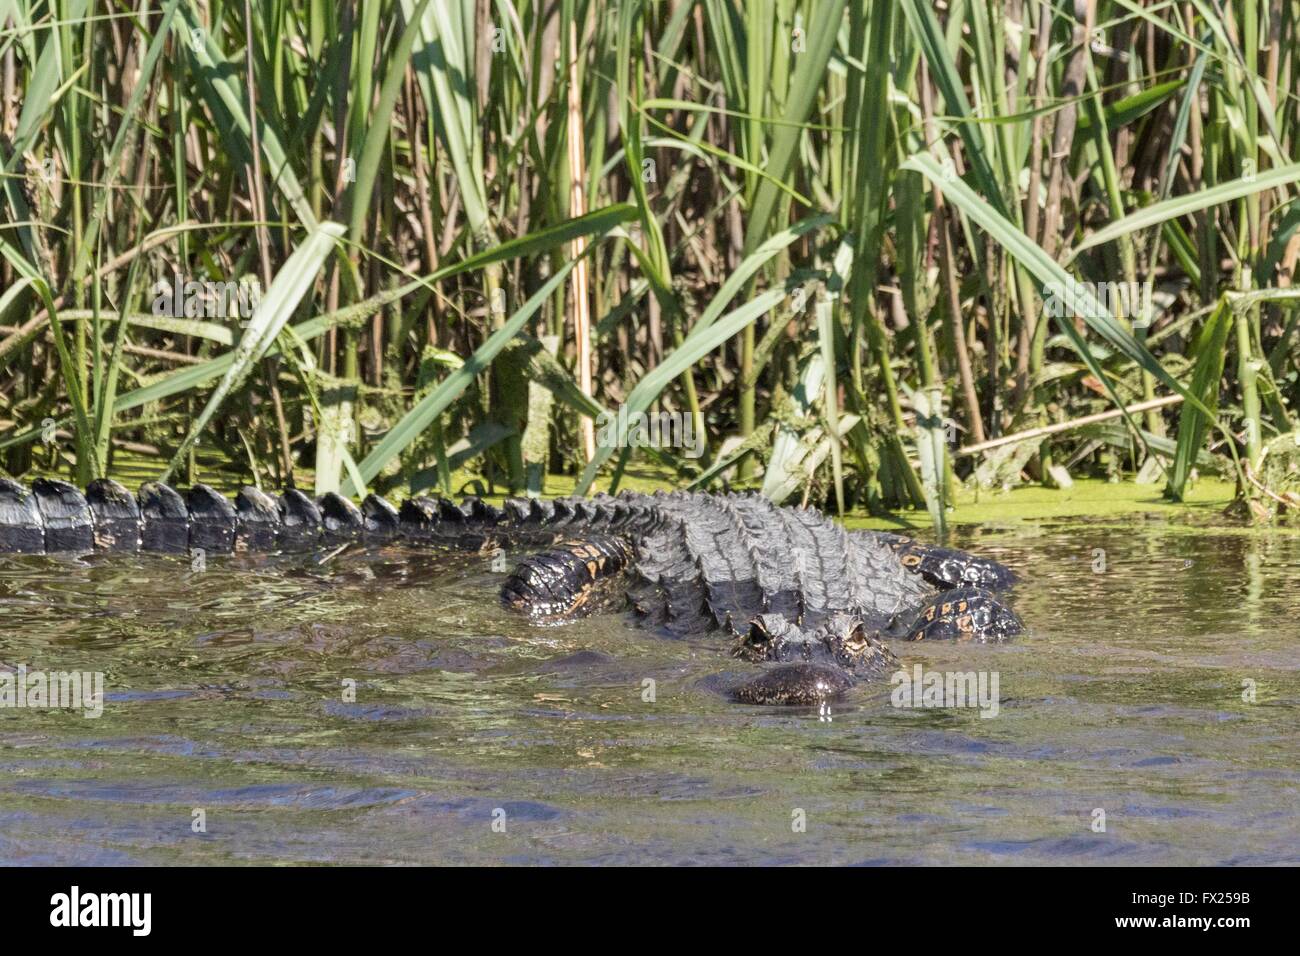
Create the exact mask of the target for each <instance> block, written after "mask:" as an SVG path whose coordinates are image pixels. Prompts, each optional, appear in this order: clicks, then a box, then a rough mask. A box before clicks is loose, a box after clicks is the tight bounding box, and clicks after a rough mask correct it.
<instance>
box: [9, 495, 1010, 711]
mask: <svg viewBox="0 0 1300 956" xmlns="http://www.w3.org/2000/svg"><path fill="white" fill-rule="evenodd" d="M354 541H355V542H358V543H361V544H375V545H378V544H384V543H396V544H402V545H405V546H408V547H413V548H439V549H457V550H468V551H475V552H490V551H495V549H497V548H503V549H513V550H525V549H526V550H528V551H530V552H531V553H529V554H528V555H527V556H526V557H524V558H522V560H520V561H519V563H518V564H517V566H516V567H515V569H514V571H513V572H511V573H510V574H509V575H508V576H507V577H506V579H505V582H504V584H503V585H502V587H501V598H502V601H503V602H504V603H505V604H506V606H508V607H510V608H513V609H515V610H517V611H519V612H520V613H522V614H524V615H526V616H527V617H529V618H530V619H531V620H533V621H535V622H537V623H539V624H560V623H564V622H565V621H569V620H572V619H574V618H576V617H579V616H581V615H583V614H586V613H591V612H593V611H595V610H597V609H600V608H606V607H616V606H617V603H616V602H617V600H618V584H619V583H622V585H623V593H624V594H625V595H626V603H627V605H630V607H631V610H632V612H633V614H634V615H635V617H636V618H637V619H638V620H639V621H640V622H641V623H642V624H643V625H644V626H647V627H651V628H655V629H658V630H659V631H661V632H664V633H667V634H670V635H675V636H685V635H693V634H705V633H711V632H718V633H721V634H724V635H726V636H728V637H729V638H730V640H731V642H732V653H733V655H734V656H735V657H738V658H742V659H744V660H747V661H751V662H754V663H756V664H761V665H765V666H764V667H763V669H762V671H761V672H760V673H759V674H758V675H757V676H750V677H747V678H745V679H743V680H742V681H741V682H739V683H736V684H735V685H734V686H733V687H732V688H731V689H730V693H731V695H732V696H733V697H734V698H735V699H736V700H739V701H743V702H746V703H755V704H800V705H808V704H817V703H820V702H822V701H825V700H828V699H831V698H834V697H836V696H838V695H840V694H842V693H843V692H844V691H846V690H848V689H849V688H850V687H852V686H853V685H854V684H855V683H857V682H858V681H860V680H868V679H872V678H879V677H883V676H886V675H888V674H889V673H891V672H893V671H894V670H896V669H897V668H898V666H899V664H898V660H897V658H896V657H895V656H894V653H893V652H892V651H891V650H890V648H889V646H888V644H886V643H885V642H886V640H888V639H906V640H922V639H924V640H936V639H944V638H947V639H957V640H974V641H1000V640H1003V639H1004V638H1006V637H1010V636H1012V635H1014V634H1017V633H1019V632H1020V631H1021V630H1023V624H1022V623H1021V621H1020V619H1019V617H1017V616H1016V614H1015V612H1014V611H1012V610H1011V609H1010V608H1009V607H1008V606H1007V605H1006V604H1004V603H1003V602H1002V601H1001V600H1000V599H999V598H998V597H997V596H996V594H995V592H998V591H1002V590H1005V589H1006V588H1008V587H1010V586H1011V585H1012V584H1013V583H1014V582H1015V575H1014V574H1013V573H1012V572H1011V571H1010V570H1009V569H1008V568H1006V567H1004V566H1002V565H1001V564H998V563H997V562H995V561H990V560H988V559H985V558H979V557H975V556H973V555H970V554H967V553H965V552H961V551H956V550H952V549H949V548H939V547H931V546H928V545H923V544H920V543H918V542H916V541H913V540H911V539H909V538H905V537H901V536H899V535H892V534H885V533H881V532H873V531H849V530H846V529H845V528H844V527H843V526H841V525H839V524H836V523H835V522H833V521H831V520H830V519H828V518H826V517H825V516H824V515H822V514H821V513H819V512H817V511H815V510H811V509H807V508H785V507H778V506H777V505H774V504H773V503H772V502H771V501H769V500H768V499H766V498H763V497H761V496H758V495H735V494H727V495H716V494H703V493H696V494H692V493H685V492H673V493H663V492H657V493H655V494H652V495H646V494H634V493H623V494H619V495H615V496H611V495H597V496H595V497H594V498H575V497H571V498H555V499H550V500H544V499H538V498H526V499H509V500H507V501H506V502H505V504H504V506H503V507H500V508H498V507H495V506H493V505H490V504H488V503H486V502H484V501H481V500H479V499H477V498H468V499H466V500H465V501H463V502H462V503H461V504H459V505H458V504H455V503H454V502H452V501H449V500H446V499H438V498H424V497H415V498H409V499H407V500H406V501H404V502H403V503H402V505H401V507H400V508H397V507H394V506H393V505H391V504H389V503H388V502H387V501H385V500H384V499H383V498H380V497H378V496H375V495H370V496H368V497H367V498H366V499H365V500H364V501H362V502H361V505H360V506H359V507H358V506H357V505H356V504H354V503H353V502H352V501H350V500H349V499H347V498H344V497H342V496H340V495H338V494H333V493H331V494H326V495H323V496H322V497H320V498H318V499H313V498H310V497H308V496H307V495H306V494H304V493H303V492H301V491H298V490H297V489H292V488H291V489H288V490H286V491H285V492H284V493H283V494H282V495H280V496H278V497H277V496H271V495H268V494H265V493H263V492H262V491H259V490H258V489H256V488H251V487H250V488H244V489H243V490H242V491H240V492H239V494H238V495H237V496H236V497H235V499H234V500H233V501H231V500H229V499H227V498H226V497H225V496H223V495H221V494H219V493H218V492H216V491H214V490H213V489H212V488H209V487H208V486H207V485H203V484H196V485H194V487H193V488H191V489H189V491H188V492H187V493H186V494H184V495H182V494H181V493H180V492H178V491H176V490H175V489H173V488H171V487H169V486H167V485H165V484H161V483H158V482H146V483H145V484H144V485H142V486H141V487H140V490H139V493H138V494H137V495H132V494H131V493H130V492H129V491H128V490H127V489H126V488H124V487H123V486H122V485H120V484H118V483H117V482H115V481H112V480H110V479H98V480H96V481H92V482H91V483H90V485H89V486H88V487H87V489H86V491H85V494H82V492H81V491H80V490H78V489H77V488H76V487H75V486H73V485H70V484H68V483H67V482H63V481H57V480H51V479H46V478H38V479H37V480H36V481H35V482H34V483H33V484H32V487H31V488H30V489H28V488H27V487H25V486H23V485H21V484H19V483H17V482H15V481H12V480H10V479H7V478H0V553H19V554H41V553H58V552H91V551H111V552H135V551H147V552H173V553H185V552H189V551H190V550H191V549H202V550H203V551H204V552H205V553H208V554H220V553H231V552H234V553H241V552H270V551H311V550H314V549H318V548H327V547H328V548H336V547H339V546H340V545H344V544H347V543H349V542H354Z"/></svg>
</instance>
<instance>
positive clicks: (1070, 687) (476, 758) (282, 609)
mask: <svg viewBox="0 0 1300 956" xmlns="http://www.w3.org/2000/svg"><path fill="white" fill-rule="evenodd" d="M957 543H959V544H962V545H965V546H975V547H978V548H979V549H980V550H981V551H983V552H986V553H989V554H991V555H994V556H997V557H999V558H1001V559H1003V560H1005V561H1007V562H1008V563H1010V564H1012V565H1013V566H1015V567H1016V568H1018V569H1020V570H1021V571H1022V572H1024V575H1025V579H1026V580H1025V583H1024V584H1023V585H1021V586H1020V587H1019V588H1018V590H1017V592H1016V594H1015V595H1014V603H1015V604H1016V606H1017V608H1018V609H1019V610H1020V611H1021V612H1022V614H1023V616H1024V617H1025V619H1026V621H1027V622H1028V624H1029V626H1030V628H1031V633H1030V634H1029V635H1027V636H1025V637H1023V638H1021V639H1019V640H1018V641H1017V642H1015V643H1013V644H1009V645H1005V646H1001V647H981V646H954V645H946V646H942V645H913V644H906V645H896V650H897V651H898V652H899V654H900V656H901V657H902V659H903V661H904V663H905V664H906V665H907V666H908V667H909V668H910V667H912V666H913V665H915V664H918V663H919V664H921V665H922V666H923V668H925V669H927V670H939V671H971V670H974V671H984V672H996V673H997V675H998V681H999V697H1000V706H999V711H998V715H997V716H996V717H995V718H993V719H983V718H981V717H980V716H979V711H978V710H974V709H965V710H954V709H945V710H939V709H928V710H927V709H911V710H909V709H901V708H896V707H893V706H891V703H890V688H889V687H888V686H887V685H882V686H880V687H877V688H874V689H866V690H864V691H862V692H860V693H857V694H856V695H855V696H854V697H853V698H852V699H851V700H850V701H847V702H845V703H844V704H842V705H837V706H836V707H834V708H833V710H832V712H831V713H830V714H820V715H819V714H817V713H809V712H806V711H805V712H787V711H781V710H776V709H762V708H753V707H746V706H742V705H736V704H731V703H729V702H727V701H726V700H723V699H721V698H720V697H718V696H716V695H715V694H714V693H713V692H711V691H710V690H709V683H708V681H707V680H705V678H707V676H708V675H711V674H715V673H717V672H718V671H720V670H726V669H732V670H735V669H737V665H736V664H735V663H734V662H732V661H730V660H728V659H727V657H726V656H725V653H724V651H723V648H722V647H720V646H719V645H718V644H717V643H716V642H715V641H712V640H710V639H699V640H694V641H689V642H680V641H674V640H669V639H665V638H662V637H659V636H656V635H655V634H653V633H647V632H644V631H639V630H636V629H634V628H632V627H630V626H629V625H627V624H626V623H625V622H624V621H623V620H622V619H621V618H619V617H613V618H602V619H589V620H586V621H583V622H580V623H578V624H576V625H573V626H570V627H567V628H563V629H538V628H532V627H528V626H525V625H523V624H522V623H520V622H519V621H517V620H515V619H514V618H512V617H511V616H510V615H509V614H507V612H505V611H504V610H502V609H500V608H498V607H497V605H496V603H495V588H496V584H497V582H498V581H499V577H500V576H499V575H495V574H493V573H492V572H491V571H490V569H489V568H488V567H487V566H486V564H485V563H480V562H478V561H477V560H471V559H467V558H465V557H462V556H456V557H447V556H441V557H437V556H432V557H431V556H420V555H414V556H411V555H400V554H394V553H389V554H373V555H364V556H356V555H354V556H343V557H340V558H336V559H334V560H333V561H331V562H329V563H328V564H326V565H324V566H323V567H321V566H315V565H313V564H312V563H311V562H310V561H307V560H304V559H301V558H297V559H288V558H282V559H269V560H262V561H254V560H250V559H229V558H227V559H210V560H209V566H208V569H207V570H206V571H204V572H201V573H194V572H191V570H190V566H189V562H188V561H187V560H186V561H180V560H170V559H163V558H148V559H139V560H123V559H121V558H92V559H90V560H88V561H85V562H78V561H72V560H66V561H63V560H54V559H48V558H23V559H14V558H6V559H0V664H3V665H7V666H8V667H11V668H12V667H17V666H18V665H20V664H24V665H26V666H27V667H28V668H29V669H31V670H36V669H41V670H45V671H71V670H77V671H100V672H103V674H104V675H105V677H104V679H105V701H104V712H103V715H102V716H101V717H99V718H98V719H90V718H87V717H84V716H82V715H81V714H80V713H79V712H76V711H68V710H63V711H51V710H30V709H0V859H2V860H4V861H5V862H8V863H29V864H41V863H79V864H129V863H232V862H233V863H296V862H309V863H316V862H319V863H326V862H337V863H577V862H584V863H691V862H698V863H724V864H725V863H743V862H765V863H894V862H908V863H1068V864H1087V863H1107V864H1116V863H1121V864H1129V863H1292V864H1294V863H1297V862H1300V823H1298V822H1297V813H1298V812H1300V734H1298V733H1297V717H1298V716H1300V689H1298V686H1300V613H1298V612H1300V596H1298V595H1297V592H1296V587H1295V581H1296V579H1297V576H1298V574H1300V537H1297V536H1295V535H1293V534H1288V533H1285V532H1276V533H1272V534H1260V533H1257V532H1255V533H1246V532H1243V531H1237V530H1233V529H1225V528H1198V529H1188V528H1182V527H1171V526H1168V525H1166V524H1163V523H1158V522H1151V521H1144V520H1143V519H1142V518H1140V517H1138V518H1131V519H1123V521H1115V520H1113V519H1112V520H1111V521H1109V522H1105V523H1102V522H1087V521H1076V520H1071V521H1070V522H1069V523H1057V524H1052V523H1046V524H1040V525H1037V526H1029V527H1026V526H1017V527H1015V528H1007V529H1001V530H996V529H995V530H988V529H985V530H983V531H982V532H971V531H967V532H959V534H958V541H957ZM1094 549H1103V550H1104V552H1105V570H1104V571H1103V572H1101V573H1097V572H1095V571H1094V563H1095V562H1096V560H1097V557H1096V555H1095V554H1094ZM646 680H653V681H654V692H655V693H654V696H655V700H654V702H646V701H645V700H643V695H644V693H645V691H644V689H643V688H644V682H645V681H646ZM345 681H354V682H355V687H356V691H355V700H354V701H353V700H346V699H345V686H344V682H345ZM1243 681H1253V682H1254V686H1255V688H1256V698H1257V699H1256V700H1255V702H1254V703H1249V702H1245V701H1243V699H1242V693H1243ZM1096 809H1101V810H1104V812H1105V825H1106V829H1105V832H1095V831H1094V829H1093V826H1094V819H1095V815H1094V811H1095V810H1096ZM195 811H202V819H203V820H204V822H205V825H206V832H195V820H196V814H195ZM801 820H802V821H803V823H804V827H803V828H802V831H800V829H799V827H798V823H799V822H800V821H801ZM494 822H495V823H496V827H495V828H494ZM502 831H504V832H502Z"/></svg>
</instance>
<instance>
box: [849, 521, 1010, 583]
mask: <svg viewBox="0 0 1300 956" xmlns="http://www.w3.org/2000/svg"><path fill="white" fill-rule="evenodd" d="M863 533H865V534H870V535H872V536H873V537H874V538H876V540H878V541H881V542H883V543H884V544H886V545H887V546H888V547H889V548H891V549H892V550H893V552H894V553H895V554H897V555H898V559H899V561H901V562H902V563H903V567H905V568H907V569H908V570H909V571H911V572H913V573H914V574H919V575H921V577H923V578H925V580H927V581H929V582H930V583H931V584H933V585H934V586H935V587H937V588H956V587H963V586H967V585H970V586H974V587H981V588H990V589H992V590H994V591H1005V590H1006V589H1007V588H1009V587H1011V586H1012V585H1014V584H1015V583H1016V581H1017V580H1019V579H1018V578H1017V576H1016V573H1015V572H1014V571H1012V570H1011V569H1010V568H1008V567H1007V566H1006V565H1005V564H999V563H998V562H997V561H994V560H992V559H990V558H981V557H978V556H977V555H974V554H970V553H968V552H966V551H958V550H957V549H956V548H941V547H939V546H938V545H932V544H922V543H921V542H919V541H915V540H913V539H912V538H908V537H905V536H903V535H901V534H890V533H888V532H885V531H869V532H863Z"/></svg>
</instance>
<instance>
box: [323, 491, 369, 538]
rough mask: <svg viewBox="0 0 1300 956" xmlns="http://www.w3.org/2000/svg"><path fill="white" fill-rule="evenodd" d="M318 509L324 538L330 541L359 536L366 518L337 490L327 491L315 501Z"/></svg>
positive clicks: (363, 529) (364, 525) (363, 528)
mask: <svg viewBox="0 0 1300 956" xmlns="http://www.w3.org/2000/svg"><path fill="white" fill-rule="evenodd" d="M316 507H317V508H319V509H320V516H321V524H322V526H323V527H324V530H325V538H326V540H327V541H329V542H330V543H335V542H339V541H351V540H353V539H355V538H359V537H361V535H362V533H363V532H364V531H365V527H366V519H365V516H364V515H362V513H361V509H360V508H358V507H357V506H356V505H354V504H353V503H352V502H351V501H350V500H349V499H347V498H344V497H343V496H342V495H341V494H339V493H338V492H337V491H327V492H326V493H325V494H323V495H321V496H320V498H319V499H318V500H317V502H316Z"/></svg>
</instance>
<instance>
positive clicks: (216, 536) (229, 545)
mask: <svg viewBox="0 0 1300 956" xmlns="http://www.w3.org/2000/svg"><path fill="white" fill-rule="evenodd" d="M652 502H653V499H651V498H649V497H647V496H627V497H620V498H617V499H616V498H611V497H609V496H607V495H605V496H597V497H596V498H594V499H583V498H557V499H552V500H546V501H543V500H540V499H512V500H508V501H507V502H506V503H505V506H504V507H503V508H498V507H495V506H493V505H490V504H488V503H487V502H484V501H481V500H480V499H478V498H467V499H465V500H464V501H463V502H461V503H459V504H457V503H455V502H453V501H450V500H448V499H445V498H425V497H415V498H409V499H407V500H406V501H404V502H403V503H402V505H401V507H400V508H397V507H394V506H393V505H392V504H390V503H389V502H387V501H385V500H384V499H383V498H381V497H379V496H378V495H369V496H367V497H366V498H365V499H364V500H363V501H362V502H361V503H360V505H359V506H358V505H357V504H355V503H353V502H352V501H350V500H349V499H347V498H344V497H343V496H341V495H338V494H335V493H332V492H331V493H328V494H325V495H322V496H321V497H319V498H311V497H309V496H308V495H306V494H304V493H303V492H302V491H299V490H298V489H296V488H289V489H287V490H285V491H284V493H283V494H281V495H278V496H275V495H269V494H267V493H265V492H263V491H260V490H259V489H257V488H252V487H246V488H244V489H242V490H241V491H240V492H239V493H238V494H237V495H236V496H235V497H234V499H233V500H232V499H229V498H226V497H225V496H224V495H222V494H220V493H219V492H217V491H215V490H214V489H212V488H210V487H208V486H207V485H204V484H195V485H194V486H193V487H192V488H190V489H189V490H188V491H187V492H185V493H184V494H182V493H181V492H179V491H177V490H176V489H175V488H172V487H171V486H169V485H166V484H163V483H162V482H156V481H151V482H145V483H144V484H143V485H141V486H140V490H139V492H138V493H137V494H132V493H131V492H130V491H128V490H127V489H126V488H124V487H123V486H122V485H120V484H118V483H117V482H116V481H113V480H111V479H108V478H99V479H96V480H95V481H92V482H91V483H90V484H89V485H88V486H87V488H86V490H85V492H84V493H83V492H82V491H80V490H79V489H78V488H77V487H76V486H74V485H71V484H69V483H67V482H66V481H59V480H57V479H50V478H38V479H36V480H35V481H34V482H33V483H32V486H31V487H30V488H28V487H26V486H24V485H22V484H20V483H19V482H16V481H13V480H12V479H8V478H0V553H9V554H42V553H50V554H53V553H60V552H73V553H84V552H89V551H117V552H134V551H148V552H161V553H178V554H179V553H186V552H189V551H192V550H195V549H202V550H203V551H205V552H207V553H211V554H225V553H231V552H236V553H241V552H250V553H263V552H272V551H311V550H315V549H317V548H323V547H335V546H338V545H340V544H345V543H348V542H351V541H363V542H367V543H376V542H384V541H388V540H392V539H397V538H401V539H405V540H407V541H410V542H412V543H415V544H419V545H425V546H434V547H441V548H450V549H456V550H469V551H484V550H491V549H494V548H498V547H516V546H531V547H548V546H552V545H554V544H555V543H556V542H558V541H561V540H565V539H572V538H582V539H584V540H587V539H591V540H593V541H594V540H596V539H595V538H592V536H593V535H602V534H603V535H607V536H613V537H623V538H627V537H629V536H630V535H633V534H635V533H636V532H638V531H643V530H650V529H652V528H653V527H655V524H656V522H657V521H658V520H659V517H658V512H657V510H656V509H655V508H654V507H653V504H652ZM595 546H597V547H598V548H604V547H605V545H603V544H599V543H598V544H596V545H595ZM624 560H625V559H624Z"/></svg>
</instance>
